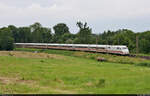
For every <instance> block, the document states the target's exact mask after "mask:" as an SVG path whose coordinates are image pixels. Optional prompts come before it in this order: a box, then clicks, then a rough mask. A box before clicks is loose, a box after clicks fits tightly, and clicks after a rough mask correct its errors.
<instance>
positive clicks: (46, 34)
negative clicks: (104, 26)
mask: <svg viewBox="0 0 150 96" xmlns="http://www.w3.org/2000/svg"><path fill="white" fill-rule="evenodd" d="M76 25H77V27H78V28H79V31H78V32H77V33H76V34H72V33H71V32H70V31H69V27H68V26H67V25H66V24H65V23H59V24H57V25H55V26H54V27H53V30H54V33H52V32H51V28H47V27H43V26H42V25H41V24H40V23H38V22H36V23H34V24H32V25H30V26H28V27H16V26H14V25H9V26H8V27H3V28H0V50H13V48H14V45H13V43H65V44H100V45H102V44H104V45H127V46H128V48H129V50H130V52H132V53H135V52H136V47H137V44H138V46H139V47H138V51H139V53H150V31H145V32H140V33H135V32H133V31H132V30H128V29H119V30H117V31H110V30H108V31H105V32H103V33H100V34H94V33H92V29H91V28H90V27H89V26H88V25H87V23H82V22H77V24H76Z"/></svg>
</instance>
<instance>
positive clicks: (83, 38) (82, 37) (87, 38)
mask: <svg viewBox="0 0 150 96" xmlns="http://www.w3.org/2000/svg"><path fill="white" fill-rule="evenodd" d="M77 26H78V27H79V32H78V33H77V38H76V39H75V43H81V44H91V43H92V42H91V38H92V29H91V28H89V27H88V26H87V23H86V22H85V24H83V23H82V22H77Z"/></svg>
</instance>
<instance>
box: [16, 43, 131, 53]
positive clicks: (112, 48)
mask: <svg viewBox="0 0 150 96" xmlns="http://www.w3.org/2000/svg"><path fill="white" fill-rule="evenodd" d="M15 45H16V46H17V47H24V48H41V49H44V48H47V49H62V50H78V51H89V52H100V53H112V54H121V55H128V54H129V50H128V47H127V46H123V45H94V44H53V43H15Z"/></svg>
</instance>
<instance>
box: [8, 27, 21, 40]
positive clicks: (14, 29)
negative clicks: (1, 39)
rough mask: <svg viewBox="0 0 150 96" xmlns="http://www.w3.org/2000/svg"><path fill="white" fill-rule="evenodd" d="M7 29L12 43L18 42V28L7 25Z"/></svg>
mask: <svg viewBox="0 0 150 96" xmlns="http://www.w3.org/2000/svg"><path fill="white" fill-rule="evenodd" d="M8 28H9V29H10V31H11V32H12V35H13V38H14V42H19V40H18V39H19V34H18V28H17V27H16V26H14V25H9V26H8Z"/></svg>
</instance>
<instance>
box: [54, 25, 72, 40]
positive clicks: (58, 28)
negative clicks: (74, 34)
mask: <svg viewBox="0 0 150 96" xmlns="http://www.w3.org/2000/svg"><path fill="white" fill-rule="evenodd" d="M53 29H54V31H55V35H54V39H53V40H55V41H53V42H57V43H63V42H65V41H63V40H62V37H63V35H64V34H70V32H69V27H68V26H67V25H66V24H64V23H59V24H57V25H55V26H54V27H53Z"/></svg>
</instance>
